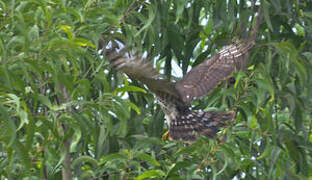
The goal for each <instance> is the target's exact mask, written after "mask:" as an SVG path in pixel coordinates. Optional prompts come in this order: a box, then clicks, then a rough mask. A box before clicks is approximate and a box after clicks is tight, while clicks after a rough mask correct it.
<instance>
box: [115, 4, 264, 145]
mask: <svg viewBox="0 0 312 180" xmlns="http://www.w3.org/2000/svg"><path fill="white" fill-rule="evenodd" d="M259 9H260V8H259ZM260 14H261V10H259V11H258V16H257V19H256V23H255V25H254V26H253V28H252V29H251V33H249V35H250V36H248V38H247V40H241V41H239V42H237V43H233V44H230V45H227V46H225V47H223V48H222V50H221V51H220V52H219V53H217V54H216V55H215V56H213V57H211V58H210V59H208V60H206V61H204V62H202V63H201V64H199V65H197V66H196V67H194V68H192V69H191V70H190V72H188V73H187V74H186V75H185V76H184V77H183V78H182V79H181V80H180V81H178V82H171V81H169V80H167V79H164V78H163V75H162V74H160V73H158V72H157V71H156V70H155V69H154V68H153V65H152V64H151V63H150V62H149V61H146V60H144V59H143V58H139V57H137V56H132V57H125V56H115V57H112V58H109V62H110V64H111V65H112V66H113V68H115V69H116V70H119V71H122V72H124V73H126V74H127V75H128V76H129V77H130V78H131V79H136V80H139V81H141V82H142V83H144V84H145V85H146V86H147V87H148V88H149V90H150V91H151V92H152V93H153V94H154V96H155V98H156V99H157V101H158V103H159V105H160V107H161V109H162V110H163V112H164V114H165V117H166V120H167V122H168V126H169V139H170V140H175V141H177V140H182V141H184V142H186V143H192V142H194V141H196V139H197V138H198V136H200V135H204V136H206V137H209V138H214V137H216V134H217V132H218V131H219V130H220V128H221V127H226V126H227V125H228V124H229V122H232V121H234V119H235V113H234V112H232V111H228V112H214V111H209V112H203V111H201V110H199V111H195V110H192V109H191V106H190V103H191V102H192V101H194V100H195V99H197V98H199V97H202V96H204V95H208V94H209V93H210V92H211V91H213V90H214V89H215V88H216V87H217V86H218V84H219V83H220V82H221V81H222V80H225V79H227V78H229V77H231V75H232V74H233V72H235V71H238V70H242V69H243V68H244V67H245V65H246V63H247V60H248V51H249V50H250V49H251V48H252V47H253V46H254V43H255V39H256V31H257V29H258V28H259V24H260V21H261V20H260V19H261V15H260Z"/></svg>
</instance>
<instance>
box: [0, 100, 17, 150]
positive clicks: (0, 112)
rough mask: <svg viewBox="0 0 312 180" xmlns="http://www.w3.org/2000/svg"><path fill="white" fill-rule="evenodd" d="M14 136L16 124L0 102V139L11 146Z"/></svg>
mask: <svg viewBox="0 0 312 180" xmlns="http://www.w3.org/2000/svg"><path fill="white" fill-rule="evenodd" d="M15 138H16V126H15V124H14V122H13V120H12V119H11V118H10V116H9V114H8V109H7V108H5V107H4V106H3V105H2V103H0V140H1V141H3V140H4V141H5V142H6V143H7V146H9V147H10V146H11V145H12V144H13V143H14V141H15Z"/></svg>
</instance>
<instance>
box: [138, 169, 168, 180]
mask: <svg viewBox="0 0 312 180" xmlns="http://www.w3.org/2000/svg"><path fill="white" fill-rule="evenodd" d="M164 176H165V173H164V172H163V171H162V170H159V169H157V170H148V171H145V172H144V173H143V174H141V175H140V176H138V177H136V178H135V180H142V179H146V178H158V179H161V178H163V177H164Z"/></svg>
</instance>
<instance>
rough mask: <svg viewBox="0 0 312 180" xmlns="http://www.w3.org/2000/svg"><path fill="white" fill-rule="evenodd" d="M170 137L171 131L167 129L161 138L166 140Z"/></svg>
mask: <svg viewBox="0 0 312 180" xmlns="http://www.w3.org/2000/svg"><path fill="white" fill-rule="evenodd" d="M168 137H169V131H166V132H165V133H164V134H163V135H162V137H161V139H162V140H163V141H165V140H166V139H168Z"/></svg>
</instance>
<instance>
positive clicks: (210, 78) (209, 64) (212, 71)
mask: <svg viewBox="0 0 312 180" xmlns="http://www.w3.org/2000/svg"><path fill="white" fill-rule="evenodd" d="M252 46H253V42H251V43H247V44H245V45H244V44H243V43H238V44H231V45H229V46H226V47H224V48H223V49H222V50H221V51H220V52H219V53H218V54H217V55H215V56H213V57H212V58H210V59H209V60H207V61H205V62H203V63H201V64H199V65H198V66H196V67H194V68H193V69H192V70H191V71H190V72H189V73H188V74H187V75H186V76H185V77H184V78H183V79H182V80H180V81H179V82H178V83H177V84H176V89H177V91H178V93H179V96H180V98H181V99H182V100H183V102H185V103H187V104H188V103H190V102H191V101H193V100H194V99H196V98H198V97H201V96H204V95H207V94H209V93H210V92H211V91H212V90H214V89H215V88H216V87H217V86H218V84H219V83H220V82H221V81H222V80H224V79H227V78H229V77H230V76H231V75H232V74H233V72H234V71H236V70H240V69H243V68H244V67H245V66H246V64H247V58H248V50H249V49H250V48H251V47H252Z"/></svg>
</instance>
